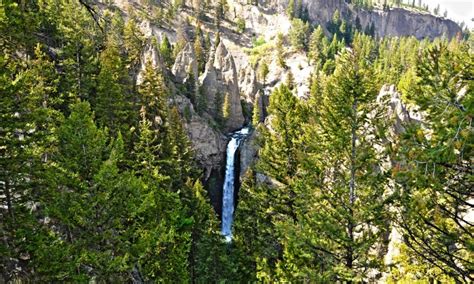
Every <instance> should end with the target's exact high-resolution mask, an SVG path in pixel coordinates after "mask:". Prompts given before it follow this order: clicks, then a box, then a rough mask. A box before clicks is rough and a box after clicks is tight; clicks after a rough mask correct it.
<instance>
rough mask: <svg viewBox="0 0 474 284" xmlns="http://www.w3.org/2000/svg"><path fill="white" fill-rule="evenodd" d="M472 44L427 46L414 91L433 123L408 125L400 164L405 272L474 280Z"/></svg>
mask: <svg viewBox="0 0 474 284" xmlns="http://www.w3.org/2000/svg"><path fill="white" fill-rule="evenodd" d="M467 50H468V49H467V47H466V46H461V47H456V46H449V47H448V46H446V45H444V44H441V45H438V44H437V45H434V46H433V47H432V48H430V49H429V50H427V51H425V52H424V53H423V57H422V60H421V62H420V64H419V66H418V68H417V70H416V79H415V80H414V82H413V84H412V87H413V88H414V91H413V92H412V93H407V94H406V95H407V96H408V99H409V100H410V101H411V102H414V103H415V104H416V105H417V106H418V107H419V109H420V111H422V113H423V118H422V119H423V121H424V122H425V123H423V124H416V123H412V124H408V125H406V129H407V132H406V133H405V134H404V135H402V137H401V141H400V145H399V159H398V160H397V164H396V167H395V168H394V170H393V172H394V175H395V177H396V180H397V182H398V188H399V194H400V207H401V210H400V214H399V215H398V216H397V217H398V218H397V221H398V222H397V224H398V226H399V227H400V228H401V233H402V235H403V239H404V246H405V250H404V256H405V259H404V265H403V266H402V267H401V272H402V273H403V271H410V270H413V269H414V270H415V273H418V274H420V275H423V276H422V277H426V278H430V279H432V280H437V279H442V278H441V277H442V276H448V277H449V278H451V280H452V279H455V280H456V281H458V282H462V281H467V282H469V281H472V280H473V279H472V273H471V272H472V268H473V263H472V256H473V250H472V247H471V243H472V237H473V227H472V226H471V225H469V222H468V221H467V220H466V218H467V212H468V210H469V208H470V207H471V208H472V205H470V204H469V203H467V202H466V200H468V199H469V198H470V196H472V186H470V181H469V180H470V179H471V178H472V171H471V170H470V169H469V163H470V161H469V157H471V156H472V151H473V150H472V149H473V148H472V141H473V131H472V113H473V109H472V107H473V104H472V99H473V96H472V95H469V94H472V90H471V86H472V84H471V82H469V79H468V78H470V77H472V75H473V71H472V68H469V67H467V64H470V63H469V62H470V61H471V62H472V54H471V55H470V54H469V53H468V51H467ZM469 58H470V59H469ZM462 94H464V95H462ZM428 133H429V134H428ZM410 267H411V268H410ZM405 274H406V273H405ZM407 278H408V280H409V279H410V278H409V277H407ZM411 278H413V274H412V275H411Z"/></svg>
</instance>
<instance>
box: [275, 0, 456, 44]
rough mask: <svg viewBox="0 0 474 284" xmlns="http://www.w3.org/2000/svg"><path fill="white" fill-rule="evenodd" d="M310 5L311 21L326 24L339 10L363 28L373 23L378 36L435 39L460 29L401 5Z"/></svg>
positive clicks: (322, 0)
mask: <svg viewBox="0 0 474 284" xmlns="http://www.w3.org/2000/svg"><path fill="white" fill-rule="evenodd" d="M302 2H303V7H307V9H308V15H309V18H310V21H311V22H313V23H315V24H321V25H322V26H326V23H327V22H329V21H330V20H331V19H332V16H333V14H334V12H335V11H336V10H338V11H339V12H340V13H341V14H342V16H343V18H344V19H346V20H348V21H350V22H352V23H353V24H355V22H356V19H357V18H358V19H359V22H360V24H361V26H362V28H366V27H368V26H370V25H373V26H374V28H375V35H376V36H379V37H383V36H415V37H416V38H418V39H423V38H426V37H427V38H431V39H433V38H435V37H441V36H443V35H446V36H447V37H449V38H452V37H455V36H456V35H457V34H458V33H459V32H461V28H460V27H459V26H458V25H457V24H456V23H455V22H453V21H451V20H448V19H444V18H441V17H437V16H434V15H431V14H428V13H425V12H421V11H420V12H418V11H411V10H407V9H402V8H391V9H390V10H389V11H381V10H379V9H374V10H372V11H369V10H364V9H359V8H355V7H354V6H353V5H351V4H348V3H346V1H344V0H302ZM278 3H279V4H280V6H283V7H280V8H284V7H287V6H288V3H289V0H280V1H278Z"/></svg>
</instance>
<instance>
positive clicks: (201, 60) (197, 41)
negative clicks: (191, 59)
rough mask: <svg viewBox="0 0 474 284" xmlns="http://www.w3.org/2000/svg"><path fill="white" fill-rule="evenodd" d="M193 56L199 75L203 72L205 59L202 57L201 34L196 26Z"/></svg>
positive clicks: (199, 28)
mask: <svg viewBox="0 0 474 284" xmlns="http://www.w3.org/2000/svg"><path fill="white" fill-rule="evenodd" d="M194 54H195V56H196V61H197V65H198V72H199V73H201V72H204V67H205V66H206V59H205V55H204V49H203V42H202V32H201V27H200V26H197V28H196V37H195V39H194ZM197 75H199V74H197Z"/></svg>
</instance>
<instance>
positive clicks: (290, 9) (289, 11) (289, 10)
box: [286, 0, 295, 20]
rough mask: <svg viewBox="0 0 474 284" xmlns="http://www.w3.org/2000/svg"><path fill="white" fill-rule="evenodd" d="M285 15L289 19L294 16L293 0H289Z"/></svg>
mask: <svg viewBox="0 0 474 284" xmlns="http://www.w3.org/2000/svg"><path fill="white" fill-rule="evenodd" d="M286 15H287V16H288V18H290V20H292V19H293V18H294V17H295V0H290V1H289V2H288V7H287V8H286Z"/></svg>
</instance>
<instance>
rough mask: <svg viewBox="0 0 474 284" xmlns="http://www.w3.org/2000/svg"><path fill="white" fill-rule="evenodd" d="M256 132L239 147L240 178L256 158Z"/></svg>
mask: <svg viewBox="0 0 474 284" xmlns="http://www.w3.org/2000/svg"><path fill="white" fill-rule="evenodd" d="M256 140H257V132H256V131H253V132H252V134H250V136H248V137H247V138H246V139H245V140H244V141H243V142H242V145H241V146H240V149H239V150H240V152H239V154H240V177H241V178H242V177H244V176H245V174H246V173H247V171H248V169H249V168H250V167H251V166H252V164H253V163H254V161H255V160H256V158H257V151H258V146H257V144H256V143H257V141H256Z"/></svg>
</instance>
